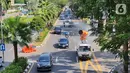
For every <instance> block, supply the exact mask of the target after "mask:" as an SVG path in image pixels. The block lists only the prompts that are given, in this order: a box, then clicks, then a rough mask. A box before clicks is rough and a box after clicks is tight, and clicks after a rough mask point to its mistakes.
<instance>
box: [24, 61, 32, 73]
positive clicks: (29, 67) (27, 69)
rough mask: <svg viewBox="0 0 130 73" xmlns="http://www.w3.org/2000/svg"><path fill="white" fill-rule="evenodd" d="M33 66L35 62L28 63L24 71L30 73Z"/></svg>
mask: <svg viewBox="0 0 130 73" xmlns="http://www.w3.org/2000/svg"><path fill="white" fill-rule="evenodd" d="M32 66H33V63H28V65H27V67H26V69H25V70H24V72H23V73H28V72H29V70H30V69H31V67H32Z"/></svg>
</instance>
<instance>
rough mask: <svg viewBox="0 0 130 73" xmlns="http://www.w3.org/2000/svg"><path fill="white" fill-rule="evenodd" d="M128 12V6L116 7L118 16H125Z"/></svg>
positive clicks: (118, 5)
mask: <svg viewBox="0 0 130 73" xmlns="http://www.w3.org/2000/svg"><path fill="white" fill-rule="evenodd" d="M126 12H127V9H126V4H117V5H116V14H118V15H124V14H126Z"/></svg>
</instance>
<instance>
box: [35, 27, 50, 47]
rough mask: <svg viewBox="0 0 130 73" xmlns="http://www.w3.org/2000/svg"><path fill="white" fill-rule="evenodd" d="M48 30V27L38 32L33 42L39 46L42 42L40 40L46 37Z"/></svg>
mask: <svg viewBox="0 0 130 73" xmlns="http://www.w3.org/2000/svg"><path fill="white" fill-rule="evenodd" d="M48 32H49V30H48V29H45V30H44V31H42V32H41V33H40V35H39V37H38V38H37V39H36V41H35V42H34V43H33V44H34V45H35V46H40V45H41V44H42V42H43V41H44V39H45V38H46V36H47V34H48Z"/></svg>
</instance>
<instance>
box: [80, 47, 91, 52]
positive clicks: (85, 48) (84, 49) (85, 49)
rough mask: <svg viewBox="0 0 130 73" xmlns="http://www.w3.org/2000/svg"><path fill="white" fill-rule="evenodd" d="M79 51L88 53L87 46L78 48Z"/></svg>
mask: <svg viewBox="0 0 130 73" xmlns="http://www.w3.org/2000/svg"><path fill="white" fill-rule="evenodd" d="M79 51H90V48H88V46H80V47H79Z"/></svg>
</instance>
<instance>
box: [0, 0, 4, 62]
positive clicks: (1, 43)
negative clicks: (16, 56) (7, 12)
mask: <svg viewBox="0 0 130 73" xmlns="http://www.w3.org/2000/svg"><path fill="white" fill-rule="evenodd" d="M2 14H3V7H2V0H1V15H0V16H1V44H3V43H4V41H3V29H2V23H3V19H2ZM2 54H3V63H4V51H2Z"/></svg>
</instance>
